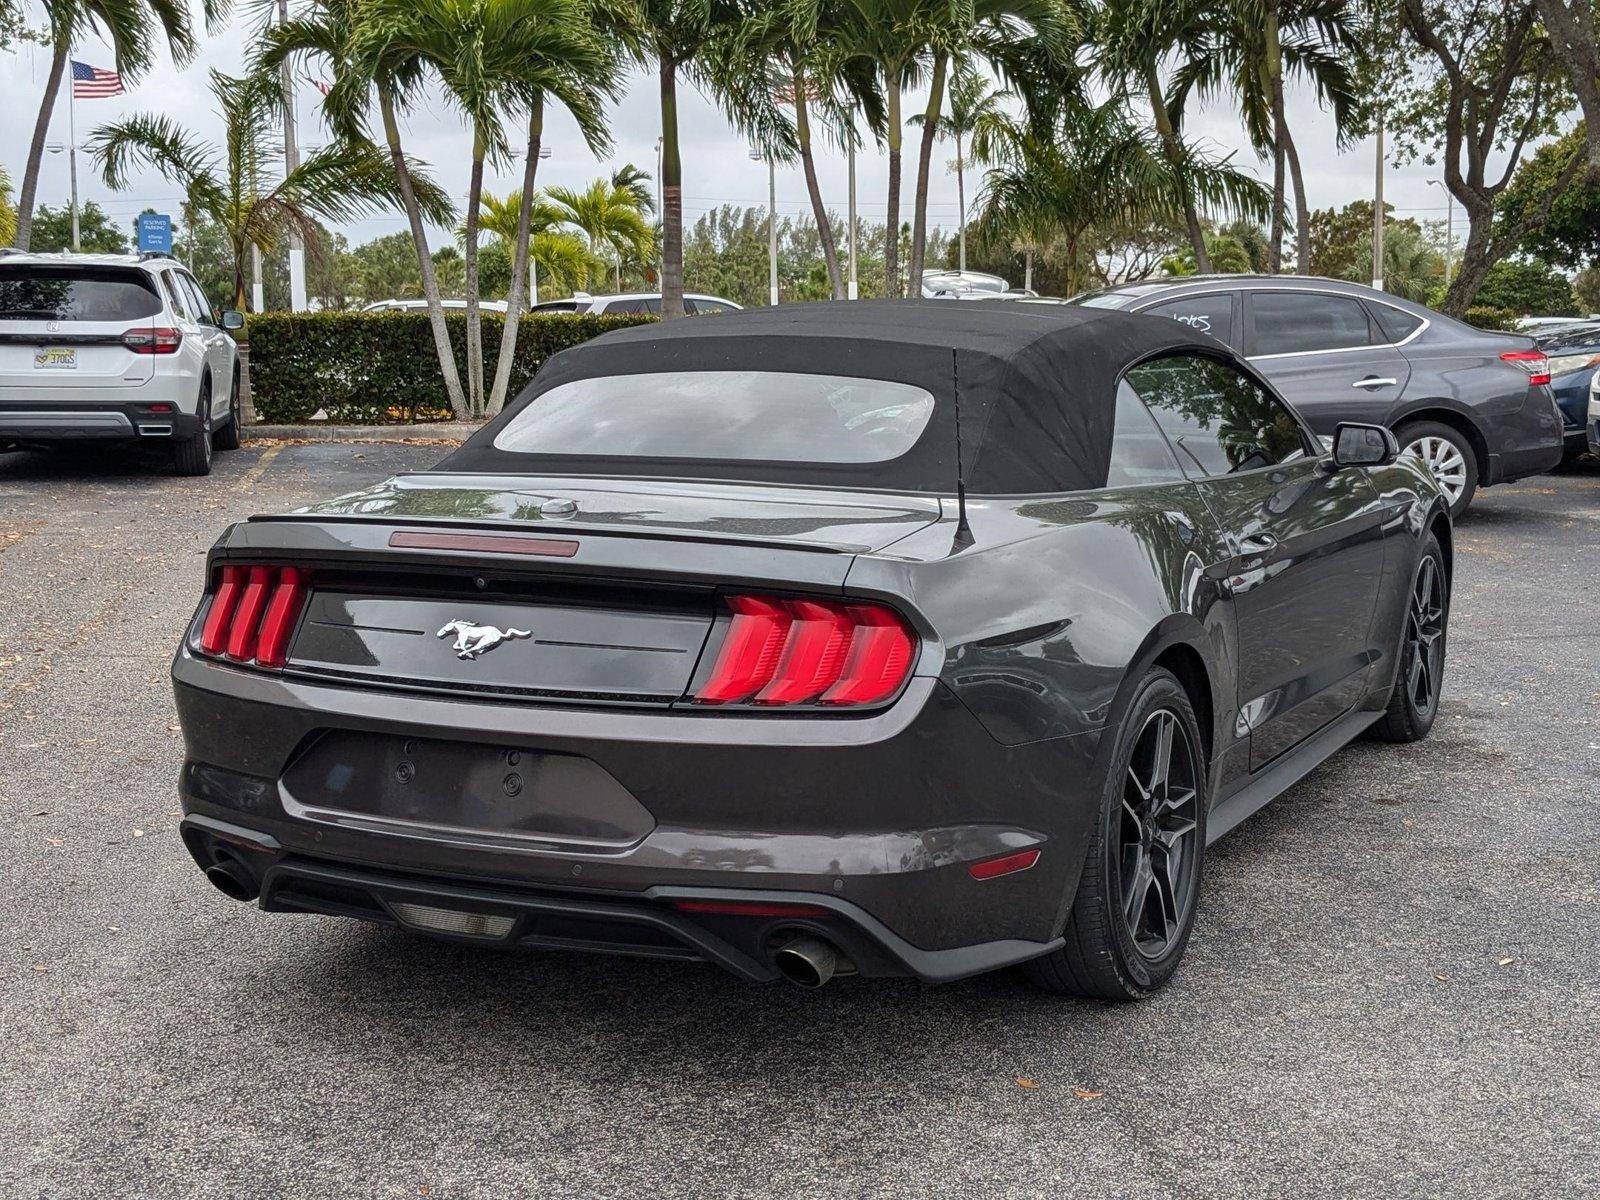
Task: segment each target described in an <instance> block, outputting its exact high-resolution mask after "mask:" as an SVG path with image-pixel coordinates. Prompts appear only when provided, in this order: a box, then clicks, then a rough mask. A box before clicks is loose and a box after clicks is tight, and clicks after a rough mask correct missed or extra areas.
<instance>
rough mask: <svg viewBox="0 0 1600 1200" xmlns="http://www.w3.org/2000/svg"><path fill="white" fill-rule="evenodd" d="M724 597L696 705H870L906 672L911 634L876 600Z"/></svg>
mask: <svg viewBox="0 0 1600 1200" xmlns="http://www.w3.org/2000/svg"><path fill="white" fill-rule="evenodd" d="M724 602H725V603H726V604H727V606H728V610H729V612H730V613H731V614H732V617H731V619H730V620H729V621H728V623H727V628H726V632H725V633H724V634H723V638H722V645H721V646H720V647H719V648H718V650H717V658H716V663H715V665H714V666H713V668H712V671H711V677H710V678H709V679H708V680H706V682H705V683H704V684H702V685H701V687H700V688H699V689H698V690H697V691H696V692H695V693H694V695H693V697H692V699H693V701H694V702H695V703H696V704H751V705H758V706H761V707H772V708H778V707H785V706H793V705H802V704H806V705H820V706H827V707H839V708H846V707H852V706H857V705H863V704H875V703H877V702H879V701H881V700H887V699H888V698H889V697H890V696H892V695H894V693H895V692H897V691H898V690H899V689H900V685H901V684H902V683H904V682H905V678H906V676H907V675H908V674H909V673H910V671H911V664H912V660H913V658H914V657H915V650H916V639H915V637H914V635H913V634H912V632H911V630H910V629H909V628H908V627H907V625H906V623H905V621H904V619H903V618H902V617H901V616H900V615H899V614H898V613H896V612H894V611H893V610H892V609H889V608H885V607H884V606H883V605H880V604H868V603H844V602H841V601H837V600H799V599H782V598H778V597H774V596H727V597H725V598H724Z"/></svg>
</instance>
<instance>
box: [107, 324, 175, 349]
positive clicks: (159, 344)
mask: <svg viewBox="0 0 1600 1200" xmlns="http://www.w3.org/2000/svg"><path fill="white" fill-rule="evenodd" d="M122 344H123V345H124V346H126V347H127V348H128V349H129V350H132V351H133V352H134V353H135V354H176V353H177V352H178V347H179V346H181V345H182V344H183V331H182V330H181V329H169V328H167V327H166V326H164V325H154V326H151V325H146V326H142V327H141V328H138V329H130V330H128V332H126V333H124V334H123V335H122Z"/></svg>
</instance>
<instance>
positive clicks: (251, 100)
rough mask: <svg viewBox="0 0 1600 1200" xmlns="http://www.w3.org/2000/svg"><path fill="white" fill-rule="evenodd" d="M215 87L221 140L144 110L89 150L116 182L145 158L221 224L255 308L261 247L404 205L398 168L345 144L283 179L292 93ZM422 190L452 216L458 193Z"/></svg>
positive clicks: (433, 212) (240, 295)
mask: <svg viewBox="0 0 1600 1200" xmlns="http://www.w3.org/2000/svg"><path fill="white" fill-rule="evenodd" d="M211 93H212V96H213V97H214V98H215V100H216V103H217V107H218V109H219V110H220V112H221V115H222V120H223V131H224V141H223V144H222V145H220V146H218V145H215V144H212V143H208V142H205V141H203V140H201V139H200V138H198V137H196V136H195V135H194V134H193V133H191V132H189V131H188V130H185V129H184V128H183V127H182V126H180V125H179V124H178V123H177V122H176V121H174V120H173V119H172V118H170V117H165V116H155V115H151V114H143V115H138V116H133V117H129V118H126V119H125V120H122V121H115V122H112V123H111V124H108V125H102V126H101V127H100V128H99V129H96V130H95V131H94V133H92V134H91V135H90V136H89V139H88V144H87V149H88V151H89V153H90V155H91V156H92V157H93V158H94V159H95V160H96V162H98V163H99V165H100V169H101V172H102V174H103V175H104V178H105V182H106V186H107V187H111V188H116V189H121V188H123V187H125V186H126V185H127V182H128V178H129V175H130V172H131V170H132V168H133V167H134V166H135V165H141V164H142V165H145V166H148V167H150V168H152V169H153V170H155V171H157V172H158V173H159V174H160V175H161V176H162V177H163V178H165V179H166V180H167V181H168V182H170V183H173V184H175V185H177V186H178V187H181V188H182V189H183V191H184V198H185V202H186V203H187V204H188V205H189V206H190V209H191V211H194V212H197V213H201V214H204V216H205V217H206V218H207V219H208V220H211V221H214V222H215V223H216V224H218V225H220V226H221V227H222V228H223V230H224V231H225V232H226V233H227V237H228V243H229V246H230V248H231V251H232V257H233V299H234V304H235V306H236V307H238V308H243V307H244V306H245V268H244V262H245V257H246V255H248V253H249V251H250V247H251V246H259V247H261V249H262V250H263V251H264V252H265V251H270V250H272V249H273V247H275V246H276V245H277V243H278V241H279V240H280V239H281V238H283V237H284V236H285V235H286V234H287V233H288V232H289V231H290V230H291V229H293V230H296V231H298V232H299V233H300V235H301V237H302V240H303V241H304V242H305V244H306V247H307V249H308V250H314V249H315V245H316V231H317V225H316V221H317V219H318V218H320V219H322V220H327V221H349V220H353V219H355V218H357V217H361V216H365V215H366V214H368V213H371V212H374V211H376V210H377V209H380V208H382V207H385V206H386V205H389V204H391V203H393V202H394V200H395V196H396V191H397V189H396V186H395V177H394V172H393V171H392V170H391V168H390V164H389V163H388V161H387V160H386V159H385V158H384V157H383V156H382V155H381V154H380V153H379V152H378V150H377V148H376V147H374V146H372V145H371V144H370V143H367V142H339V143H335V144H333V145H330V146H327V147H324V148H323V149H321V150H318V151H315V152H314V153H312V154H309V155H307V156H306V157H305V158H304V159H303V160H302V161H301V163H300V165H299V166H297V167H296V168H295V169H294V170H293V171H290V172H289V173H288V174H287V175H285V176H283V177H282V178H281V179H280V178H277V177H276V158H277V152H276V151H275V149H274V148H273V145H272V142H273V138H274V135H275V132H276V130H277V129H278V115H279V105H280V104H281V103H282V93H281V92H280V91H278V85H277V83H276V81H274V80H271V79H266V78H261V77H250V78H246V79H235V78H232V77H230V76H227V75H224V74H222V73H221V72H220V71H213V72H211ZM418 184H419V185H423V186H419V191H420V192H421V194H422V196H423V202H424V203H425V204H426V205H427V208H428V212H429V214H430V216H432V217H433V218H434V219H435V220H440V219H448V217H449V215H450V213H451V207H450V203H449V201H448V199H447V198H446V197H445V196H444V194H443V193H442V192H440V191H439V190H438V189H437V188H436V187H434V186H433V185H432V184H431V183H426V184H425V185H424V181H422V180H419V181H418Z"/></svg>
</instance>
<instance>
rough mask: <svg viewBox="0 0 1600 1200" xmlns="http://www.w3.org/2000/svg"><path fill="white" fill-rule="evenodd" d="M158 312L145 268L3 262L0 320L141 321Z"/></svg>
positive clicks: (155, 297)
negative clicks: (132, 269)
mask: <svg viewBox="0 0 1600 1200" xmlns="http://www.w3.org/2000/svg"><path fill="white" fill-rule="evenodd" d="M160 311H161V297H160V296H159V295H157V294H156V290H155V286H154V285H153V284H152V283H151V281H150V278H149V276H147V275H145V274H144V273H143V272H141V271H119V270H117V269H115V268H105V267H98V268H97V267H35V266H23V265H21V264H18V265H16V266H0V321H29V320H35V321H142V320H144V319H145V318H146V317H153V316H155V315H156V314H157V313H159V312H160Z"/></svg>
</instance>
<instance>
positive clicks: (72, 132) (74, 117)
mask: <svg viewBox="0 0 1600 1200" xmlns="http://www.w3.org/2000/svg"><path fill="white" fill-rule="evenodd" d="M72 95H73V86H72V72H71V71H70V70H69V71H68V72H67V137H68V139H69V141H68V143H67V172H68V174H69V175H70V176H71V177H72V252H73V253H74V254H77V253H79V252H80V251H81V250H82V249H83V242H82V239H81V238H80V237H79V236H78V109H77V105H76V104H74V103H73V98H72Z"/></svg>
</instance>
